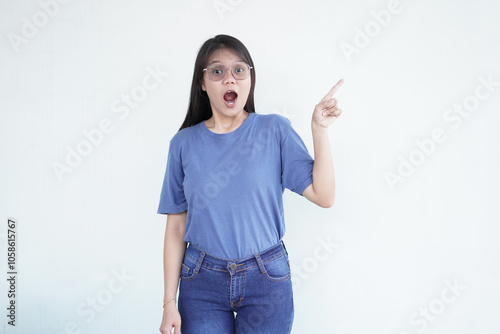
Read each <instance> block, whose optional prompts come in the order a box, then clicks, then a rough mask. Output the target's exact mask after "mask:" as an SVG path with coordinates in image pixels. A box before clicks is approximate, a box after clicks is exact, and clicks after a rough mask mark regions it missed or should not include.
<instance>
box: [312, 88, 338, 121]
mask: <svg viewBox="0 0 500 334" xmlns="http://www.w3.org/2000/svg"><path fill="white" fill-rule="evenodd" d="M343 83H344V79H340V80H339V81H338V82H337V83H336V84H335V85H334V86H333V87H332V89H330V91H329V92H328V94H326V95H325V97H324V98H323V99H322V100H321V101H320V102H319V103H318V104H317V105H316V107H315V108H314V112H313V115H312V125H313V126H321V127H324V128H327V127H329V126H330V124H332V123H333V122H334V121H335V120H336V119H337V118H339V116H340V114H341V113H342V110H341V109H340V108H339V104H338V100H337V99H336V98H334V97H333V94H335V92H337V91H338V90H339V88H340V87H341V86H342V84H343Z"/></svg>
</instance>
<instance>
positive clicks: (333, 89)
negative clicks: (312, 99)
mask: <svg viewBox="0 0 500 334" xmlns="http://www.w3.org/2000/svg"><path fill="white" fill-rule="evenodd" d="M343 84H344V79H340V80H339V81H337V83H336V84H335V85H334V86H333V87H332V89H330V91H329V92H328V94H326V95H325V97H324V98H323V100H321V101H328V100H331V99H332V96H333V94H335V93H336V92H337V91H338V90H339V89H340V87H341V86H342V85H343Z"/></svg>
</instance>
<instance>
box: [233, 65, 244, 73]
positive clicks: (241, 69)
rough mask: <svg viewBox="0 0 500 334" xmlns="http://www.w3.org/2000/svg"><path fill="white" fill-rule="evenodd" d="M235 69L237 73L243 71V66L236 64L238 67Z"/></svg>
mask: <svg viewBox="0 0 500 334" xmlns="http://www.w3.org/2000/svg"><path fill="white" fill-rule="evenodd" d="M235 71H236V72H239V73H241V72H245V68H244V67H242V66H238V67H236V69H235Z"/></svg>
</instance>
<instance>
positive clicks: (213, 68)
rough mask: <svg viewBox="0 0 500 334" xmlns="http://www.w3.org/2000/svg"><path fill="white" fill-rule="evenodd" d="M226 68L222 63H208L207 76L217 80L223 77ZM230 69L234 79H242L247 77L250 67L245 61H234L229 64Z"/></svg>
mask: <svg viewBox="0 0 500 334" xmlns="http://www.w3.org/2000/svg"><path fill="white" fill-rule="evenodd" d="M226 70H229V68H226V67H225V66H223V65H210V66H208V67H207V74H208V78H209V79H210V80H213V81H219V80H222V78H224V76H225V75H226ZM231 71H232V72H233V76H234V78H235V79H236V80H243V79H246V78H248V75H249V74H250V68H249V67H248V65H247V64H246V63H236V64H234V65H233V66H231Z"/></svg>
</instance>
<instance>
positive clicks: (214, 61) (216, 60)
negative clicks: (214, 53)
mask: <svg viewBox="0 0 500 334" xmlns="http://www.w3.org/2000/svg"><path fill="white" fill-rule="evenodd" d="M236 62H242V63H244V62H245V61H244V60H243V59H241V58H239V59H238V60H236ZM214 63H222V62H221V61H220V60H219V59H215V60H212V61H211V62H210V63H209V64H208V65H211V64H214Z"/></svg>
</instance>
